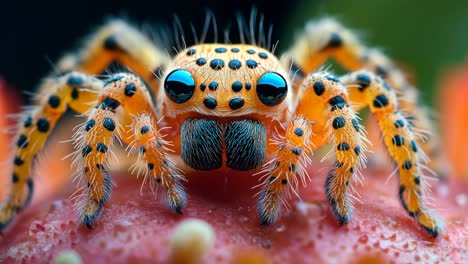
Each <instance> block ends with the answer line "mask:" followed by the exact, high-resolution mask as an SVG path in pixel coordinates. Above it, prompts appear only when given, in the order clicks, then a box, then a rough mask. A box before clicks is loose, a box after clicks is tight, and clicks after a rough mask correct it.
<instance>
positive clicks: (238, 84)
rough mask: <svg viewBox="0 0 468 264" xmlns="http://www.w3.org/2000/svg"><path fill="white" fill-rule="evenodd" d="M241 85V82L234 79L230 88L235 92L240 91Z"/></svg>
mask: <svg viewBox="0 0 468 264" xmlns="http://www.w3.org/2000/svg"><path fill="white" fill-rule="evenodd" d="M242 86H243V85H242V83H241V82H239V81H235V82H233V83H232V86H231V88H232V90H233V91H234V92H236V93H237V92H240V91H241V90H242Z"/></svg>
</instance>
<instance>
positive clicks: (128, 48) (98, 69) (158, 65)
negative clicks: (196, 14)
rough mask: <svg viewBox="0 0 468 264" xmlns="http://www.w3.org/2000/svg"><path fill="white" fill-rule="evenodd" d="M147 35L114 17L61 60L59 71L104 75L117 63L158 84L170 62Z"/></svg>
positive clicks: (149, 81) (153, 83)
mask: <svg viewBox="0 0 468 264" xmlns="http://www.w3.org/2000/svg"><path fill="white" fill-rule="evenodd" d="M168 60H169V59H168V57H167V55H165V53H164V52H162V51H161V50H159V49H158V48H157V47H156V46H155V44H154V43H153V42H152V41H151V40H150V38H148V37H147V36H146V35H145V34H143V33H142V32H140V31H139V30H138V29H136V28H135V27H133V26H131V25H129V24H128V23H127V22H125V21H124V20H121V19H114V20H111V21H109V22H108V23H106V24H104V25H103V26H101V27H99V28H98V29H97V30H96V32H95V33H94V34H92V35H91V36H89V37H88V38H87V39H85V42H84V45H83V47H82V48H81V49H80V50H79V51H78V52H76V53H69V54H68V55H66V56H64V57H63V58H62V59H61V60H60V61H59V62H58V63H57V70H59V71H61V72H67V71H70V70H79V71H83V72H87V73H90V74H101V73H103V72H104V70H105V69H106V68H107V67H108V66H109V65H110V64H111V63H113V62H118V63H120V64H121V65H123V66H126V67H129V68H130V69H131V70H132V71H133V72H135V73H136V74H137V75H138V76H140V77H142V78H143V79H144V80H145V81H147V82H148V83H150V84H151V87H152V88H153V87H157V81H158V80H157V77H158V76H155V74H158V75H161V74H162V72H160V71H161V70H162V68H163V67H164V65H165V64H167V62H168Z"/></svg>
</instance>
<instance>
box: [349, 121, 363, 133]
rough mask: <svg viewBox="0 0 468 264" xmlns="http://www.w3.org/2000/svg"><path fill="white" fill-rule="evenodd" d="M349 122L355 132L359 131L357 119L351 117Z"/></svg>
mask: <svg viewBox="0 0 468 264" xmlns="http://www.w3.org/2000/svg"><path fill="white" fill-rule="evenodd" d="M351 122H352V123H353V127H354V129H355V130H356V132H359V131H360V129H361V128H360V127H359V122H358V121H357V119H356V118H353V119H352V120H351Z"/></svg>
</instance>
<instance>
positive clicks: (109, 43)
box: [104, 35, 123, 51]
mask: <svg viewBox="0 0 468 264" xmlns="http://www.w3.org/2000/svg"><path fill="white" fill-rule="evenodd" d="M104 48H105V49H106V50H110V51H123V49H122V48H121V47H120V45H119V43H118V41H117V38H116V37H115V36H114V35H110V36H108V37H107V38H106V39H105V40H104Z"/></svg>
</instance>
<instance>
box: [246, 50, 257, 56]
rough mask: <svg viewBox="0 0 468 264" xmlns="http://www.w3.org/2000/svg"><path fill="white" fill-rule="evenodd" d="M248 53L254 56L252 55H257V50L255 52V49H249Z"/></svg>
mask: <svg viewBox="0 0 468 264" xmlns="http://www.w3.org/2000/svg"><path fill="white" fill-rule="evenodd" d="M247 53H248V54H251V55H252V54H255V50H253V49H248V50H247Z"/></svg>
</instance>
